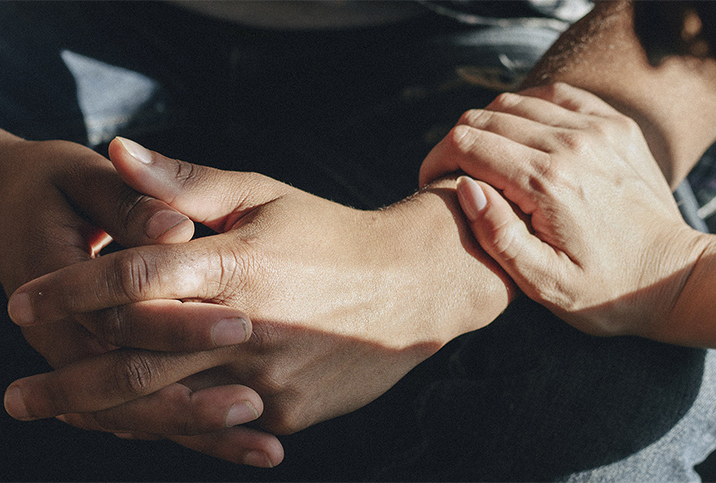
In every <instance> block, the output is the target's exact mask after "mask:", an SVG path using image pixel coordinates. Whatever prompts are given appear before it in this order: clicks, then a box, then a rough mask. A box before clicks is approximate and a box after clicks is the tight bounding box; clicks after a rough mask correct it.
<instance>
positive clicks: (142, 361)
mask: <svg viewBox="0 0 716 483" xmlns="http://www.w3.org/2000/svg"><path fill="white" fill-rule="evenodd" d="M158 371H159V368H157V367H156V361H155V358H153V357H151V356H149V354H148V353H147V352H138V351H132V352H125V353H124V354H123V355H122V357H120V358H119V359H118V360H117V361H116V362H115V365H114V374H113V382H114V383H115V385H116V388H117V391H118V394H120V395H129V396H136V397H139V396H143V395H144V394H147V393H148V392H149V391H150V390H151V388H152V386H153V385H154V380H155V375H156V373H157V372H158Z"/></svg>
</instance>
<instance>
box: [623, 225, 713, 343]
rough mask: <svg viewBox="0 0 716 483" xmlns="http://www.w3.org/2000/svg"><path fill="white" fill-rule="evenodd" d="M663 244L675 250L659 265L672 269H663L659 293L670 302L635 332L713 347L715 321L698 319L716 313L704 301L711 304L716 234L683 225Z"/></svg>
mask: <svg viewBox="0 0 716 483" xmlns="http://www.w3.org/2000/svg"><path fill="white" fill-rule="evenodd" d="M664 245H668V246H670V247H671V252H672V253H671V254H670V255H667V256H665V257H664V260H668V263H667V262H662V263H660V264H657V266H661V267H668V268H669V270H668V271H666V270H665V271H664V275H663V277H662V278H661V281H660V282H659V285H661V289H660V290H657V291H656V292H657V295H658V299H659V300H663V301H666V302H667V304H668V305H667V307H666V309H665V310H664V315H662V316H659V314H658V313H657V314H656V315H655V316H654V317H653V318H650V319H647V320H646V322H647V323H646V324H644V325H643V326H642V330H641V331H640V332H638V333H636V334H635V335H639V336H643V337H647V338H650V339H654V340H659V341H662V342H667V343H670V344H678V345H688V346H704V345H706V346H713V344H714V343H716V337H715V336H714V335H710V334H713V333H714V330H713V328H712V324H711V323H708V324H706V325H704V324H701V323H700V322H699V321H700V320H702V319H710V318H711V317H712V314H713V312H712V310H711V309H710V308H709V307H707V306H706V305H707V304H705V302H708V304H710V305H712V304H711V302H710V299H711V297H710V296H709V291H710V287H712V286H713V276H714V274H716V237H714V235H709V234H706V233H700V232H697V231H695V230H692V229H690V228H688V227H684V228H683V229H682V230H680V232H679V233H677V234H675V238H674V239H673V240H671V241H670V242H667V243H664ZM675 247H677V248H676V249H674V248H675ZM654 305H655V306H657V307H658V304H654ZM647 324H648V325H647Z"/></svg>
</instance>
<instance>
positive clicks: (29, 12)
mask: <svg viewBox="0 0 716 483" xmlns="http://www.w3.org/2000/svg"><path fill="white" fill-rule="evenodd" d="M138 7H139V4H135V3H134V2H126V3H125V2H119V3H115V2H99V3H94V2H71V3H64V2H59V3H54V2H50V3H39V2H38V3H35V2H31V3H28V5H27V6H26V5H25V4H23V3H22V2H21V3H19V4H8V5H7V6H6V5H2V9H1V10H0V12H5V13H8V12H10V13H12V14H13V15H15V14H16V13H17V12H11V10H12V9H15V8H18V9H20V10H22V15H21V17H22V19H23V22H24V23H18V24H17V25H21V26H22V28H20V27H16V28H14V29H13V32H14V33H16V34H17V35H18V36H21V34H23V33H24V34H25V36H26V37H27V36H29V35H34V32H53V35H52V36H50V37H48V38H44V37H43V39H42V40H41V42H40V41H38V42H40V45H36V47H35V48H36V49H54V50H52V52H53V54H52V55H55V56H56V55H57V52H58V50H59V49H62V48H67V49H70V50H72V51H75V52H78V53H80V54H82V55H86V56H89V57H92V58H96V59H100V60H103V61H105V62H110V63H112V64H117V65H122V66H123V67H126V68H129V69H133V70H137V71H139V72H142V73H144V74H146V75H147V76H149V77H151V78H153V79H156V80H157V81H158V82H159V83H160V84H161V85H162V86H163V88H164V89H165V91H164V93H163V95H164V96H165V97H164V99H165V101H166V104H165V110H164V111H163V113H159V114H162V115H161V116H160V119H158V120H157V122H156V123H155V124H151V125H149V124H142V125H137V126H135V128H136V129H134V130H132V131H130V132H129V133H122V134H125V135H130V134H131V135H132V137H133V138H135V139H136V140H137V141H139V142H141V143H143V144H144V145H146V146H148V147H150V148H152V149H155V150H157V151H160V152H162V153H164V154H166V155H168V156H172V157H177V158H181V159H184V160H187V161H191V162H195V163H200V164H207V165H213V166H216V167H220V168H224V169H235V170H250V171H258V172H261V173H263V174H266V175H269V176H272V177H275V178H277V179H280V180H281V181H285V182H288V183H290V184H293V185H294V186H296V187H298V188H301V189H305V190H307V191H310V192H312V193H314V194H317V195H319V196H322V197H326V198H329V199H333V200H335V201H337V202H340V203H343V204H347V205H351V206H355V207H357V208H362V209H374V208H378V207H381V206H384V205H387V204H390V203H393V202H396V201H398V200H400V199H402V198H403V197H405V196H407V195H409V194H411V193H412V192H413V191H414V190H415V188H416V186H417V172H418V168H419V165H420V162H421V161H422V159H423V158H424V156H425V155H426V154H427V152H429V150H430V148H431V147H432V146H433V145H434V143H435V142H437V141H438V140H439V139H440V138H441V137H442V136H443V135H444V134H445V133H446V132H447V131H448V130H449V129H450V127H451V126H452V125H453V124H454V122H455V121H456V120H457V119H458V118H459V116H460V114H461V113H462V112H463V111H465V110H466V109H468V108H472V107H481V106H484V105H486V104H487V103H488V102H489V101H490V100H492V98H493V97H494V96H495V94H496V92H495V90H493V89H491V88H486V87H485V85H483V84H480V82H479V81H478V80H476V79H479V78H480V75H477V73H479V72H483V73H485V74H486V75H488V74H489V76H488V77H489V80H490V82H492V81H494V80H495V78H498V79H502V81H504V82H505V83H511V82H514V80H515V79H517V78H519V76H520V75H521V72H522V71H521V70H520V69H522V70H526V69H528V68H529V66H530V65H532V63H533V62H534V61H536V60H537V59H538V58H539V56H540V55H541V53H542V51H543V50H544V48H546V47H547V46H548V45H549V43H550V42H551V41H550V38H553V37H550V35H549V33H545V32H544V31H538V32H530V31H526V30H518V31H511V32H509V31H502V32H500V33H497V32H494V31H489V32H488V31H485V30H475V29H473V28H468V27H465V26H461V25H455V24H454V23H452V22H450V21H448V20H445V19H435V18H432V17H431V18H430V19H428V18H418V19H415V20H414V21H411V22H408V23H406V24H402V25H399V26H396V27H394V28H392V29H388V30H374V29H365V30H359V31H355V32H350V33H345V34H340V35H339V34H336V33H332V34H325V35H312V34H282V35H279V34H274V33H268V32H263V31H255V30H247V29H237V28H235V27H234V26H231V25H228V24H223V23H221V22H214V21H209V20H205V19H204V20H197V19H196V18H195V17H193V16H191V15H190V14H188V13H186V12H184V11H181V10H178V9H175V8H172V7H168V6H166V5H163V4H161V3H160V2H143V3H142V4H141V7H142V8H141V9H140V8H138ZM10 13H8V15H10ZM0 18H3V17H2V15H0ZM4 18H7V19H10V18H17V17H12V16H6V17H4ZM8 22H9V20H8ZM2 35H3V33H2V32H0V38H1V37H2ZM18 38H20V37H18ZM88 39H89V40H91V41H88ZM46 52H47V51H46ZM501 54H502V55H507V56H508V59H510V62H509V63H508V65H509V66H511V67H509V68H508V66H506V65H505V61H504V58H503V57H501ZM36 55H37V54H36ZM43 55H51V54H43ZM57 60H58V59H57V58H55V59H54V60H53V62H54V64H53V65H55V66H56V67H57V69H58V70H62V69H63V68H64V67H63V66H62V65H60V64H59V63H58V62H57ZM37 62H41V59H39V58H38V60H37ZM43 62H44V61H43ZM464 66H477V67H480V68H483V67H484V68H486V69H487V70H485V71H479V70H470V71H469V72H470V75H469V76H465V75H462V74H461V72H462V73H463V74H464V72H465V71H460V70H459V69H457V67H464ZM515 66H518V67H519V68H517V70H515V69H516V67H515ZM6 73H7V72H6ZM66 74H67V72H66V70H65V74H64V75H65V76H66ZM495 75H496V76H497V77H495ZM33 76H35V74H33ZM33 76H30V78H34V77H33ZM0 79H2V77H0ZM66 81H67V82H65V81H63V82H62V84H61V85H59V84H58V87H61V89H60V90H61V91H62V94H63V95H67V96H69V98H73V97H72V96H73V95H74V93H73V92H69V90H71V89H74V87H75V86H74V84H73V83H72V82H71V79H67V78H66ZM24 85H27V86H32V85H33V84H32V83H31V81H28V82H25V84H24ZM36 87H37V88H38V89H40V88H42V86H36ZM66 90H67V91H68V92H65V91H66ZM28 95H30V94H28ZM108 95H109V93H108ZM74 102H76V100H75V101H74ZM59 109H60V111H62V110H63V109H64V107H60V108H59ZM68 112H74V114H77V108H76V106H74V107H73V110H68ZM150 118H151V116H150ZM152 119H153V118H152ZM51 121H52V120H51ZM35 123H38V125H39V124H40V123H42V124H43V128H45V129H44V132H43V133H42V136H43V137H65V134H64V125H63V124H62V123H61V122H49V126H45V125H44V124H48V122H47V120H46V119H44V118H39V119H31V122H30V124H31V125H34V124H35ZM23 125H24V126H25V127H26V128H27V123H24V122H20V121H18V130H22V126H23ZM30 127H32V126H30ZM27 133H28V134H26V135H33V132H32V130H30V129H29V128H27ZM71 134H72V136H75V137H70V136H69V135H67V137H68V138H71V139H74V140H78V141H82V139H83V133H79V132H74V131H73V133H71ZM38 136H39V135H38ZM6 303H7V301H6V299H5V298H4V297H0V304H2V306H3V307H5V306H6ZM0 353H1V354H3V363H2V366H1V368H0V387H2V388H5V387H7V385H8V384H9V383H10V382H12V381H13V380H15V379H17V378H19V377H23V376H28V375H31V374H35V373H39V372H45V371H47V370H49V367H48V366H47V365H46V364H45V362H44V361H43V359H42V358H41V357H40V356H39V355H38V354H36V353H35V352H34V351H33V350H32V349H31V348H29V347H28V346H27V344H26V343H25V342H24V340H23V338H22V335H21V333H20V331H19V329H17V327H15V326H14V325H13V324H12V323H11V322H10V321H9V320H8V319H7V316H6V314H5V313H3V315H2V317H1V318H0ZM703 370H704V351H702V350H697V349H688V348H678V347H672V346H668V345H664V344H659V343H654V342H650V341H646V340H643V339H637V338H615V339H599V338H594V337H590V336H586V335H584V334H582V333H580V332H578V331H576V330H574V329H572V328H571V327H569V326H568V325H566V324H564V323H563V322H561V321H559V320H557V319H556V318H555V317H553V316H552V315H551V314H550V313H549V312H548V311H546V310H545V309H544V308H542V307H540V306H538V305H536V304H534V303H532V302H530V301H529V300H526V299H524V298H522V299H519V300H518V301H517V302H515V303H514V304H513V305H512V306H511V307H510V308H509V309H508V310H507V311H506V312H505V314H503V315H502V316H501V317H500V318H498V320H497V321H495V322H494V323H493V324H491V325H490V326H488V327H487V328H485V329H483V330H480V331H478V332H475V333H472V334H468V335H466V336H464V337H462V338H459V339H457V340H455V341H453V342H452V343H450V344H449V345H447V346H446V347H445V348H443V350H441V351H440V352H438V353H437V354H436V355H435V356H434V357H432V358H431V359H429V360H428V361H426V362H424V363H423V364H421V365H420V366H418V367H417V368H416V369H415V370H413V371H412V372H411V373H409V374H408V375H407V376H406V377H404V378H403V379H402V380H401V381H400V382H399V383H398V384H396V386H395V387H393V388H392V389H391V390H390V391H388V392H387V393H386V394H384V395H383V396H382V397H380V398H379V399H377V400H376V401H374V402H373V403H371V404H369V405H368V406H366V407H364V408H362V409H360V410H358V411H356V412H354V413H351V414H348V415H345V416H342V417H340V418H337V419H335V420H331V421H327V422H324V423H321V424H319V425H316V426H314V427H312V428H309V429H307V430H305V431H302V432H299V433H297V434H295V435H291V436H286V437H283V438H282V442H283V443H284V445H285V447H286V460H285V461H284V463H283V464H281V465H280V466H279V467H277V468H275V469H273V470H257V469H252V468H245V467H238V466H235V465H232V464H229V463H226V462H222V461H219V460H216V459H214V458H211V457H208V456H204V455H201V454H197V453H194V452H192V451H189V450H186V449H184V448H181V447H179V446H177V445H175V444H173V443H170V442H166V441H160V442H151V443H147V442H141V441H123V440H119V439H117V438H115V437H113V436H110V435H105V434H98V433H88V432H84V431H79V430H75V429H73V428H70V427H68V426H67V425H64V424H63V423H60V422H59V421H55V420H46V421H36V422H32V423H20V422H17V421H14V420H12V419H11V418H9V417H8V416H7V414H6V413H4V411H3V412H2V414H0V454H2V455H3V458H4V463H3V464H2V465H0V480H3V481H318V480H324V481H360V480H371V479H375V480H432V481H434V480H471V481H476V480H489V481H499V480H506V481H525V480H528V481H536V480H549V479H554V478H558V477H560V476H563V475H566V474H568V473H570V472H573V471H579V470H586V469H590V468H593V467H595V466H598V465H602V464H607V463H610V462H614V461H618V460H620V459H622V458H624V457H625V456H627V455H629V454H631V453H632V452H634V451H637V450H639V449H641V448H644V447H645V446H647V445H649V444H650V443H652V442H653V441H655V440H657V439H659V438H660V437H661V436H662V435H664V434H665V433H666V432H668V431H669V429H670V428H672V427H673V426H674V424H676V423H678V422H679V421H680V420H681V419H682V417H683V415H684V414H685V413H686V411H688V409H689V408H690V407H691V405H692V403H693V401H694V398H695V397H696V395H697V393H698V390H699V387H700V384H701V377H702V374H703ZM701 469H702V470H708V465H707V464H705V465H702V467H701ZM704 474H706V473H704Z"/></svg>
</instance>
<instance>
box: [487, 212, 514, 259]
mask: <svg viewBox="0 0 716 483" xmlns="http://www.w3.org/2000/svg"><path fill="white" fill-rule="evenodd" d="M489 236H490V238H489V239H488V240H487V242H488V243H489V244H490V246H491V247H492V250H493V251H494V252H495V254H496V255H497V256H498V257H499V258H500V259H502V260H505V261H507V262H511V261H512V260H514V259H515V257H516V256H517V253H516V251H515V233H514V229H513V226H512V224H511V223H510V222H509V221H505V220H503V221H502V222H501V223H500V224H499V225H497V226H495V227H494V228H493V229H492V230H491V231H490V235H489Z"/></svg>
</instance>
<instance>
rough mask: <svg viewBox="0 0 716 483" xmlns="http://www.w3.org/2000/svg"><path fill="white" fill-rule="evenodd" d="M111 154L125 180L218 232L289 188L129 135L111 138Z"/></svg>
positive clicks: (264, 178)
mask: <svg viewBox="0 0 716 483" xmlns="http://www.w3.org/2000/svg"><path fill="white" fill-rule="evenodd" d="M109 156H110V159H111V161H112V163H114V166H115V168H116V169H117V171H118V172H119V174H120V176H122V179H124V181H125V182H126V183H127V184H129V185H130V186H132V187H133V188H134V189H136V190H137V191H140V192H142V193H145V194H147V195H150V196H153V197H155V198H158V199H160V200H163V201H165V202H167V203H168V204H169V205H171V206H172V207H173V208H175V209H177V210H179V211H180V212H182V213H185V214H187V215H188V216H189V217H191V218H192V219H193V220H195V221H198V222H200V223H203V224H205V225H207V226H209V227H210V228H212V229H214V230H216V231H219V232H223V231H225V230H226V227H227V226H228V227H230V226H233V224H234V223H235V222H236V221H237V220H238V219H240V218H241V216H243V215H244V214H245V213H246V212H247V211H248V210H251V209H253V208H255V207H257V206H260V205H262V204H265V203H267V202H269V201H271V200H273V199H276V198H278V197H279V196H281V195H283V194H284V193H285V192H286V191H287V189H288V187H287V186H286V185H284V184H283V183H279V182H278V181H275V180H272V179H270V178H266V177H265V176H262V175H259V174H256V173H240V172H233V171H221V170H218V169H214V168H209V167H206V166H200V165H197V164H191V163H187V162H184V161H179V160H176V159H170V158H167V157H165V156H162V155H161V154H159V153H157V152H154V151H149V150H148V149H146V148H144V147H143V146H140V145H139V144H137V143H135V142H134V141H130V140H128V139H124V138H115V139H114V140H113V141H112V143H111V144H110V146H109Z"/></svg>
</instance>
